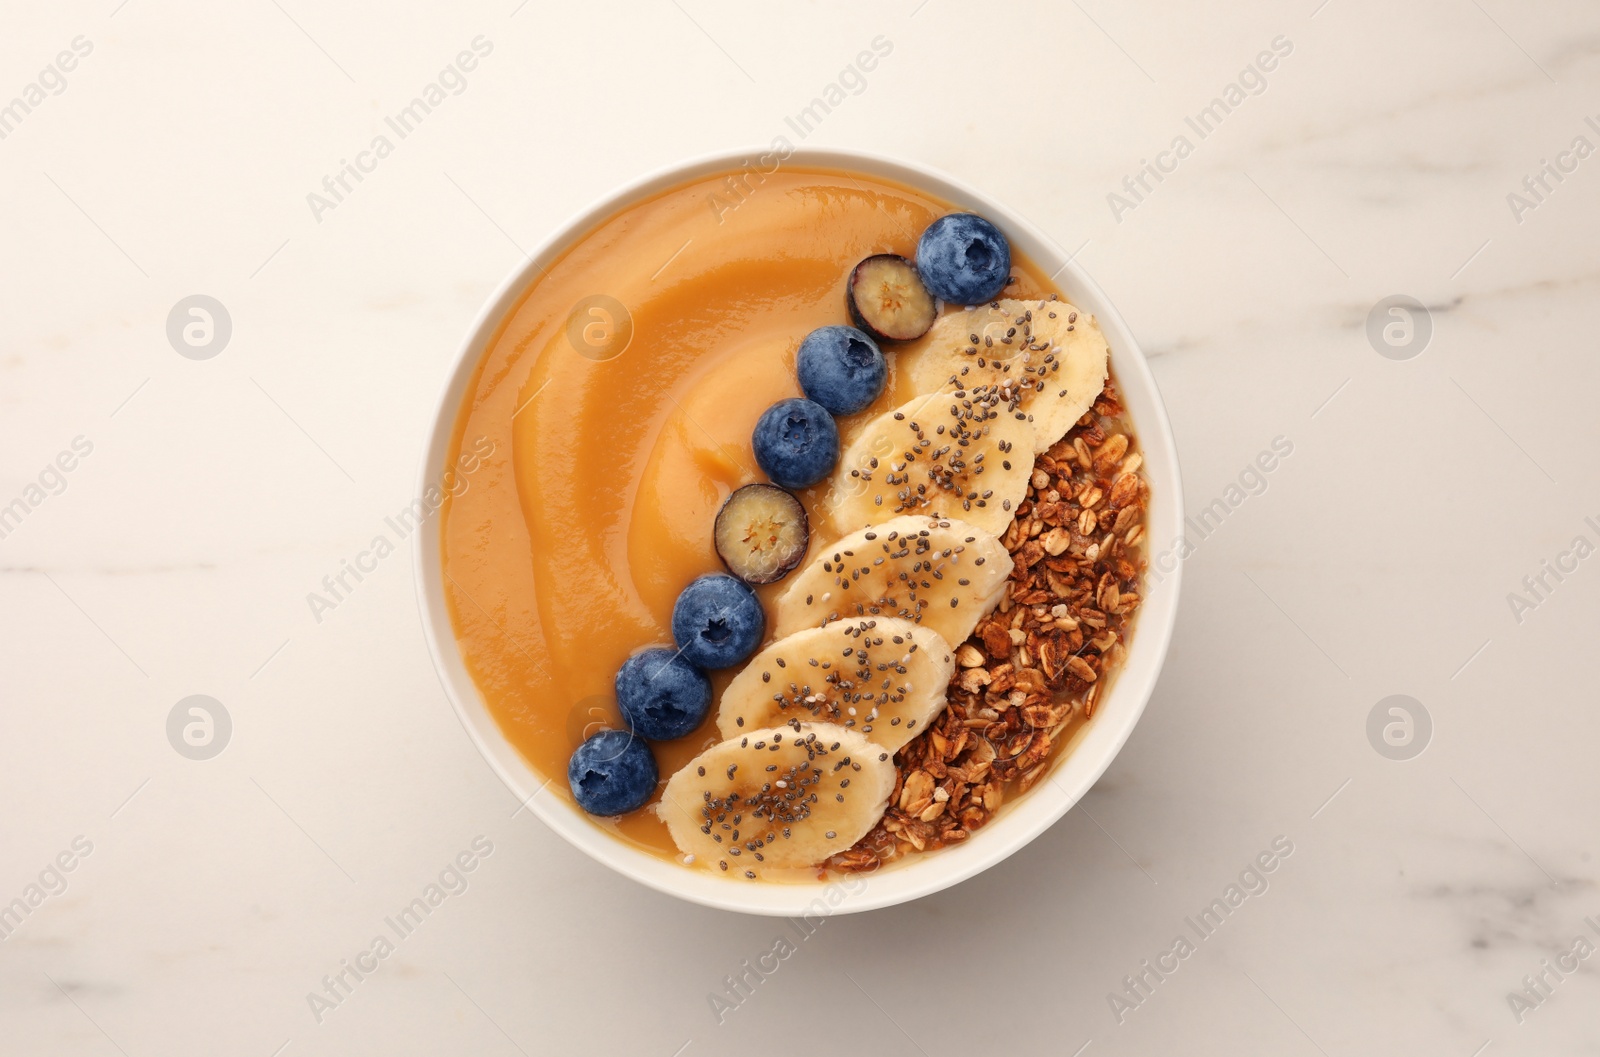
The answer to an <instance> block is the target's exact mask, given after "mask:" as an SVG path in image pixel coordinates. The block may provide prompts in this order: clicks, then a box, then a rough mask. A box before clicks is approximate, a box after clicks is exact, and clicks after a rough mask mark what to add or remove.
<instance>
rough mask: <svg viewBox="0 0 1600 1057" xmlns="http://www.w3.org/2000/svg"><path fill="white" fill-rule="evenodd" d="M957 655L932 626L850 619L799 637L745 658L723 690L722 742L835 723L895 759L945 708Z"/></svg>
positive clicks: (897, 620)
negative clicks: (768, 730)
mask: <svg viewBox="0 0 1600 1057" xmlns="http://www.w3.org/2000/svg"><path fill="white" fill-rule="evenodd" d="M954 670H955V651H954V650H952V649H951V648H950V644H949V643H948V642H946V641H945V639H944V636H942V635H940V634H939V633H938V632H936V631H934V630H933V629H932V628H924V627H919V626H917V625H915V624H913V623H911V622H910V621H909V620H903V619H901V618H899V617H856V618H852V619H849V620H836V621H834V622H833V623H831V624H829V625H828V626H827V627H823V628H808V629H806V630H803V631H797V632H795V633H794V634H793V635H788V636H785V637H784V638H781V639H779V640H778V641H777V642H774V643H773V644H772V645H771V646H768V647H767V648H766V649H764V650H762V651H761V652H760V653H758V654H756V655H755V657H753V658H751V660H750V663H749V664H747V665H746V666H745V668H744V670H743V671H741V672H740V673H739V674H738V675H736V676H734V678H733V682H731V683H729V684H728V688H727V689H726V690H724V691H723V692H722V701H721V703H720V705H719V706H718V708H717V729H718V730H719V731H720V732H721V733H722V736H723V737H724V738H734V737H738V736H739V735H741V734H743V733H744V732H745V731H748V730H756V729H760V728H764V727H777V726H781V725H784V724H788V725H789V726H791V727H793V728H794V729H797V730H798V729H799V727H800V726H801V724H803V723H819V722H820V723H833V724H837V725H838V726H841V727H844V728H846V729H849V730H855V731H859V732H860V733H862V734H864V735H866V736H867V738H869V739H870V740H871V741H872V742H873V743H874V744H876V745H881V746H882V747H883V748H885V749H888V750H889V752H891V753H893V752H896V751H898V750H899V748H900V747H901V746H902V745H904V744H905V743H906V742H908V741H910V740H911V739H912V738H914V737H916V736H917V735H918V734H921V733H922V732H923V730H925V729H926V728H927V725H928V722H929V721H930V720H931V719H932V718H933V717H934V716H936V715H938V714H939V712H941V711H942V710H943V709H944V705H945V696H944V695H945V688H946V687H948V686H949V685H950V675H951V673H952V672H953V671H954Z"/></svg>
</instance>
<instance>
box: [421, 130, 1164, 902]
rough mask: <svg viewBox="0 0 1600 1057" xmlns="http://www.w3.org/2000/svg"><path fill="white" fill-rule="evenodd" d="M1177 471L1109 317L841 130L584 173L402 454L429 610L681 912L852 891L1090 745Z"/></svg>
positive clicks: (1153, 399) (1136, 613)
mask: <svg viewBox="0 0 1600 1057" xmlns="http://www.w3.org/2000/svg"><path fill="white" fill-rule="evenodd" d="M1179 487H1180V486H1179V478H1178V467H1177V460H1176V453H1175V451H1174V448H1173V443H1172V437H1171V432H1170V428H1169V426H1168V423H1167V418H1166V413H1165V411H1164V409H1163V408H1162V405H1161V401H1160V396H1159V394H1158V393H1157V390H1156V386H1155V382H1154V380H1153V378H1152V377H1151V375H1150V371H1149V368H1148V366H1147V365H1146V363H1145V361H1144V359H1143V357H1142V356H1141V354H1140V353H1139V351H1138V349H1137V347H1136V346H1135V344H1134V341H1133V338H1132V336H1131V335H1130V334H1129V333H1128V330H1127V328H1126V326H1125V325H1124V324H1123V323H1122V321H1121V320H1120V319H1119V318H1118V316H1117V315H1116V312H1115V311H1114V309H1113V308H1112V307H1111V305H1110V304H1109V303H1108V302H1107V301H1106V300H1105V298H1104V296H1103V295H1102V294H1101V293H1100V292H1099V290H1098V288H1097V287H1096V286H1095V285H1094V284H1093V282H1092V281H1091V280H1090V279H1089V278H1088V277H1087V275H1085V274H1084V273H1083V272H1082V271H1081V270H1080V269H1078V268H1077V267H1076V266H1075V265H1074V264H1073V263H1072V262H1071V261H1070V260H1068V259H1067V258H1066V255H1065V254H1064V253H1063V252H1062V251H1061V250H1060V249H1059V247H1057V246H1056V245H1055V244H1054V243H1053V242H1052V241H1050V240H1049V239H1048V238H1046V237H1045V236H1043V235H1042V234H1040V233H1039V232H1037V231H1036V230H1035V229H1034V228H1033V227H1032V226H1031V225H1029V224H1028V222H1027V221H1025V220H1024V219H1023V218H1021V217H1020V216H1017V215H1016V214H1014V213H1012V212H1011V211H1009V210H1007V209H1006V208H1005V207H1004V206H1003V205H1001V204H999V203H997V202H993V201H990V200H988V199H987V198H986V197H985V196H983V195H981V194H979V193H978V192H976V191H974V190H972V189H970V188H967V187H964V186H962V185H960V184H958V183H956V182H954V181H952V180H951V179H949V178H948V177H945V176H941V175H938V174H936V173H932V172H929V171H926V170H923V169H920V168H917V167H913V166H910V165H906V164H904V163H899V162H893V161H889V160H887V159H883V158H879V157H875V156H871V155H866V154H860V153H855V152H845V151H824V150H796V149H793V148H790V147H787V146H785V147H784V149H783V150H781V151H777V150H775V151H772V152H769V153H766V154H760V153H756V154H745V153H740V154H728V155H723V156H718V157H713V158H708V159H704V160H701V161H696V162H692V163H688V164H685V165H680V166H675V167H673V168H672V169H670V170H668V171H665V172H662V173H659V174H656V175H654V176H651V177H649V178H647V179H645V180H643V181H640V182H639V183H636V184H635V185H633V186H631V187H629V188H626V189H624V190H622V191H620V192H618V193H616V194H614V195H612V196H610V197H609V198H607V199H606V200H605V201H603V202H601V203H600V204H598V205H597V206H595V207H594V208H592V209H591V210H589V211H588V212H586V213H585V214H584V215H582V216H580V217H578V218H577V219H575V220H574V221H572V222H571V223H570V224H568V225H567V226H566V227H565V228H564V229H562V231H560V232H559V233H557V234H556V235H555V236H554V237H553V238H552V239H551V240H550V241H549V242H547V243H546V244H545V245H544V246H543V247H542V248H541V249H539V250H538V251H537V252H536V253H534V254H533V255H532V257H531V258H530V260H529V261H528V262H527V263H526V265H525V266H523V267H521V268H519V269H518V270H517V271H516V272H515V273H514V274H513V275H512V276H511V277H510V278H509V279H508V280H507V281H506V283H505V284H504V285H503V286H502V287H501V289H500V290H499V291H498V292H497V293H496V294H495V295H494V296H493V297H492V298H491V299H490V301H489V303H488V305H487V306H486V307H485V308H484V310H483V312H482V313H481V314H480V316H479V318H478V320H477V321H476V322H475V324H474V325H473V327H472V329H471V331H470V333H469V334H468V336H467V339H466V341H465V343H464V345H463V347H462V349H461V351H460V354H459V357H458V359H457V361H456V364H455V366H454V368H453V369H452V372H451V375H450V379H449V382H448V384H447V386H446V387H445V391H444V394H443V396H442V399H441V402H440V407H439V410H438V413H437V417H436V419H435V421H434V424H433V430H432V434H431V436H430V438H429V442H428V446H427V451H426V456H425V460H424V466H423V480H422V494H424V495H429V496H436V497H438V505H439V507H440V513H439V519H438V524H437V526H435V528H434V530H432V531H424V532H419V533H418V534H417V536H416V539H417V544H416V550H415V558H416V561H417V579H418V583H419V585H420V601H421V607H422V616H423V624H424V627H425V628H426V631H427V635H428V641H429V646H430V649H431V651H432V654H433V658H434V661H435V664H436V666H437V667H438V670H439V672H440V676H441V679H442V681H443V684H444V686H445V689H446V692H447V693H448V694H449V696H450V698H451V700H452V702H453V703H454V705H455V707H456V709H457V712H458V714H459V716H460V718H461V720H462V722H463V724H464V725H465V726H466V728H467V730H468V732H469V733H470V734H471V736H472V737H473V739H474V741H475V742H476V744H477V745H478V747H479V749H480V751H482V753H483V754H484V756H485V757H486V758H487V759H488V760H489V762H490V764H491V765H492V766H493V767H494V768H495V770H496V771H497V772H498V773H499V775H500V777H501V778H502V780H503V781H504V782H505V783H506V785H507V787H508V788H509V789H510V790H511V791H512V793H513V794H514V795H515V796H516V797H517V799H518V800H519V801H520V802H522V803H523V804H524V805H525V806H526V807H527V808H528V809H529V810H531V811H532V812H533V813H535V814H537V815H538V816H539V817H540V818H541V819H542V820H543V821H544V822H545V823H546V824H548V825H549V826H550V827H551V828H553V829H555V830H556V831H557V832H558V833H560V834H561V835H562V836H563V837H565V838H566V839H567V840H569V841H570V842H572V843H573V844H574V845H576V846H577V847H578V848H580V849H582V850H583V851H585V852H586V853H588V854H589V855H591V856H593V857H594V858H596V859H598V860H599V861H601V862H603V863H605V864H607V865H608V866H611V867H612V868H614V869H616V870H618V871H619V872H621V873H623V874H625V875H627V876H629V877H632V878H634V879H636V880H639V881H641V882H643V883H645V884H647V885H650V886H651V887H653V888H656V889H658V890H660V891H663V892H668V893H670V894H673V895H677V896H680V897H682V898H685V899H689V900H692V901H694V902H698V903H702V904H706V905H709V906H715V907H722V908H726V909H732V910H740V911H746V912H752V913H766V914H785V915H795V914H800V913H802V912H806V911H807V910H808V909H810V910H812V911H815V909H816V908H817V906H818V905H819V904H818V900H819V899H820V900H822V904H821V905H824V906H827V907H828V908H830V910H836V911H839V912H850V911H856V910H866V909H870V908H873V907H879V906H886V905H889V904H893V903H898V902H903V901H905V900H908V899H913V898H916V897H918V896H921V895H926V894H928V893H930V892H934V891H937V890H939V889H941V888H944V887H947V886H949V885H951V884H954V883H956V882H957V881H960V880H962V879H963V878H966V877H969V876H971V875H972V874H974V873H977V872H979V871H980V870H983V869H985V868H987V867H988V866H991V865H993V864H994V863H996V862H998V861H1000V860H1001V859H1003V858H1005V857H1006V856H1007V855H1009V854H1011V853H1012V852H1013V851H1015V850H1017V849H1018V848H1020V847H1022V846H1023V845H1024V844H1026V843H1027V842H1028V841H1029V840H1031V839H1033V838H1034V837H1035V836H1037V835H1038V834H1039V833H1041V832H1042V831H1043V830H1044V829H1045V828H1047V827H1048V826H1049V825H1050V824H1051V823H1053V822H1054V821H1055V820H1056V819H1058V818H1060V816H1061V815H1062V814H1064V813H1065V812H1066V811H1067V810H1068V809H1070V808H1071V807H1072V805H1073V804H1074V803H1076V802H1077V800H1078V799H1079V797H1081V796H1082V795H1083V793H1084V792H1085V791H1086V790H1087V789H1088V788H1089V787H1090V786H1091V785H1092V784H1093V783H1094V781H1095V780H1096V779H1097V778H1098V777H1099V776H1100V775H1101V774H1102V773H1103V772H1104V770H1105V768H1106V767H1107V766H1108V765H1109V764H1110V762H1111V760H1112V758H1113V757H1114V756H1115V755H1116V753H1117V751H1118V750H1119V749H1120V748H1121V746H1122V744H1123V742H1124V741H1125V740H1126V739H1127V737H1128V735H1129V733H1130V732H1131V730H1132V728H1133V725H1134V724H1135V723H1136V722H1137V720H1138V718H1139V715H1140V713H1141V712H1142V711H1143V709H1144V705H1145V702H1146V700H1147V698H1148V697H1149V694H1150V692H1151V690H1152V689H1153V687H1154V684H1155V680H1156V677H1157V674H1158V672H1159V670H1160V666H1161V662H1162V660H1163V657H1164V655H1165V652H1166V648H1167V642H1168V639H1169V636H1170V633H1171V629H1172V625H1173V621H1174V618H1175V615H1176V609H1177V599H1178V585H1179V581H1180V575H1179V573H1180V570H1178V569H1177V568H1175V567H1169V564H1170V559H1171V554H1172V552H1173V550H1174V548H1175V545H1176V542H1177V540H1178V537H1179V532H1180V527H1181V525H1180V523H1181V519H1182V513H1181V511H1182V501H1181V496H1180V494H1179ZM430 501H431V500H430ZM1152 556H1160V557H1161V559H1162V560H1163V561H1166V562H1168V563H1169V564H1163V565H1162V566H1161V574H1160V575H1151V564H1152Z"/></svg>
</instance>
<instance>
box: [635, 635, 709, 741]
mask: <svg viewBox="0 0 1600 1057" xmlns="http://www.w3.org/2000/svg"><path fill="white" fill-rule="evenodd" d="M616 687H617V705H618V706H619V707H620V708H621V709H622V719H623V722H625V723H627V724H628V729H629V730H631V731H633V732H634V733H635V734H637V735H639V736H640V737H641V738H649V739H651V740H652V741H670V740H672V739H673V738H681V737H683V736H684V735H685V734H687V733H689V732H690V731H691V730H693V729H694V728H696V727H698V726H699V725H700V721H701V720H702V719H705V718H706V713H707V712H709V711H711V680H710V679H708V678H706V673H705V672H702V671H701V670H700V669H698V668H696V667H695V666H694V665H693V664H690V663H689V662H688V661H686V660H684V658H683V656H682V654H680V653H679V652H678V651H677V650H669V649H665V648H663V647H657V648H656V649H653V650H644V651H643V652H641V653H636V654H634V655H633V656H632V657H629V658H628V659H627V660H625V661H623V662H622V667H621V668H618V669H617V682H616Z"/></svg>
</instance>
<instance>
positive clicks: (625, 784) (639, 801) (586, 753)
mask: <svg viewBox="0 0 1600 1057" xmlns="http://www.w3.org/2000/svg"><path fill="white" fill-rule="evenodd" d="M658 777H659V774H658V773H657V771H656V758H655V756H653V755H651V752H650V746H648V745H646V744H645V743H644V739H643V738H639V737H635V736H634V735H632V734H629V733H628V732H627V731H625V730H602V731H601V732H600V733H598V734H596V735H595V736H594V737H592V738H590V739H589V740H588V741H586V742H584V743H583V744H582V745H579V746H578V751H576V752H574V753H573V754H572V759H571V760H570V761H568V763H567V783H568V784H569V785H571V786H572V798H573V799H574V800H576V801H577V802H578V806H579V807H581V808H583V809H584V810H585V811H587V812H589V814H591V815H623V814H627V813H628V812H629V811H633V810H635V809H636V808H640V807H643V806H644V803H645V801H646V800H649V799H650V796H651V794H652V793H654V792H655V791H656V780H657V778H658Z"/></svg>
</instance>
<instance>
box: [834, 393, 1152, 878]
mask: <svg viewBox="0 0 1600 1057" xmlns="http://www.w3.org/2000/svg"><path fill="white" fill-rule="evenodd" d="M1142 462H1143V458H1142V456H1141V455H1140V453H1139V451H1138V449H1137V447H1135V446H1134V445H1133V437H1132V434H1131V433H1130V431H1129V425H1128V422H1127V421H1126V418H1125V417H1124V415H1123V408H1122V404H1121V401H1120V399H1119V398H1118V395H1117V391H1116V386H1115V382H1114V381H1113V380H1108V381H1107V382H1106V387H1105V390H1104V391H1103V392H1102V393H1101V394H1100V397H1099V398H1098V399H1097V400H1096V402H1095V404H1094V407H1093V408H1092V409H1091V410H1090V411H1089V412H1088V413H1087V414H1085V415H1084V416H1083V417H1082V418H1081V419H1079V420H1078V422H1077V424H1076V425H1074V426H1073V428H1072V429H1071V430H1070V431H1068V433H1067V435H1066V436H1065V437H1063V438H1062V439H1061V440H1060V441H1059V442H1057V443H1056V444H1055V445H1054V446H1053V447H1051V448H1050V449H1049V450H1048V451H1047V452H1045V453H1043V454H1041V455H1039V456H1038V457H1037V458H1036V459H1035V460H1034V466H1033V474H1032V477H1031V478H1030V480H1029V482H1028V491H1027V495H1026V497H1025V499H1024V501H1023V502H1021V503H1020V504H1019V505H1018V506H1017V512H1016V518H1015V520H1014V521H1013V522H1012V523H1011V525H1010V527H1009V528H1008V529H1007V530H1006V533H1005V535H1004V536H1003V537H1002V538H1001V542H1002V543H1003V544H1004V545H1005V547H1006V550H1007V551H1008V552H1010V554H1011V557H1012V560H1013V562H1014V563H1015V567H1014V568H1013V569H1012V572H1011V578H1010V580H1009V582H1008V583H1007V585H1006V591H1005V594H1004V595H1003V596H1002V597H1001V600H1000V604H999V605H998V607H996V609H995V611H994V612H993V613H991V614H990V615H989V616H988V617H987V618H985V619H984V620H983V621H982V622H981V623H980V624H979V625H978V627H977V629H976V630H975V631H974V632H973V634H972V636H971V637H970V638H969V639H967V641H966V642H964V643H962V644H961V645H960V646H959V647H957V650H956V668H955V672H954V674H953V675H952V676H951V679H950V687H949V691H948V695H947V696H948V701H949V705H948V707H947V708H946V709H945V710H944V711H943V712H942V713H941V714H940V716H939V717H938V719H937V720H935V721H934V723H933V724H932V725H930V726H929V728H928V729H927V730H926V731H924V732H923V733H922V734H920V735H919V736H918V737H916V738H914V739H913V740H912V741H910V742H909V743H907V744H906V745H905V746H904V747H903V748H902V749H901V750H900V751H899V752H898V753H896V755H895V761H894V762H895V767H896V771H897V776H896V782H895V789H894V793H893V795H892V797H891V799H890V802H889V809H888V811H886V812H885V813H884V816H883V819H882V820H881V821H880V822H879V823H878V825H877V826H875V827H874V828H873V829H872V831H871V832H869V833H868V834H867V835H866V836H865V837H863V838H862V839H861V840H860V841H858V842H857V843H856V845H855V846H854V847H852V848H850V849H849V850H848V851H844V852H841V853H839V854H838V855H835V856H833V857H832V858H831V859H829V860H828V861H827V863H825V864H824V865H825V866H827V867H830V868H833V869H837V870H847V871H862V870H875V869H877V868H878V867H879V866H881V865H883V864H884V863H885V862H888V861H891V860H893V859H897V858H899V857H901V856H903V855H906V854H908V853H910V852H913V851H925V850H929V849H933V848H939V847H943V846H945V845H948V844H958V843H960V842H962V841H964V840H966V839H967V837H968V836H970V835H971V833H972V831H973V830H976V829H978V828H979V827H980V826H982V825H984V823H986V822H987V821H988V820H989V819H990V818H991V817H992V816H993V815H994V813H995V812H996V811H998V810H999V809H1000V807H1001V805H1002V804H1004V803H1005V801H1006V799H1007V798H1008V797H1010V796H1014V795H1018V794H1021V793H1024V792H1026V791H1027V790H1028V789H1030V788H1032V786H1033V785H1034V784H1035V783H1037V782H1038V781H1039V780H1040V779H1041V778H1043V777H1044V776H1045V775H1046V773H1047V772H1048V770H1049V768H1050V766H1051V764H1052V762H1053V757H1054V755H1056V754H1057V751H1058V749H1059V747H1060V746H1061V745H1062V744H1064V743H1066V741H1067V740H1068V738H1069V736H1070V733H1071V732H1072V730H1073V729H1074V728H1075V727H1076V726H1077V725H1078V724H1081V723H1083V722H1086V721H1087V720H1088V719H1089V718H1090V717H1092V716H1093V715H1094V711H1095V706H1096V703H1097V702H1098V700H1099V697H1100V695H1101V693H1103V691H1104V687H1105V685H1106V684H1107V682H1109V681H1110V679H1111V677H1112V676H1113V675H1114V674H1115V672H1116V670H1117V668H1118V667H1119V666H1120V664H1121V662H1122V658H1123V656H1124V653H1125V651H1126V647H1125V643H1126V641H1127V637H1128V634H1129V632H1130V631H1131V627H1132V622H1133V619H1134V614H1135V612H1136V611H1137V609H1138V607H1139V591H1140V585H1141V580H1142V574H1143V571H1144V555H1143V547H1142V541H1143V537H1144V531H1145V512H1146V508H1147V506H1148V503H1149V496H1150V490H1149V485H1148V483H1147V482H1146V480H1145V479H1144V477H1143V475H1142V474H1141V473H1140V472H1139V469H1140V466H1141V464H1142Z"/></svg>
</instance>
